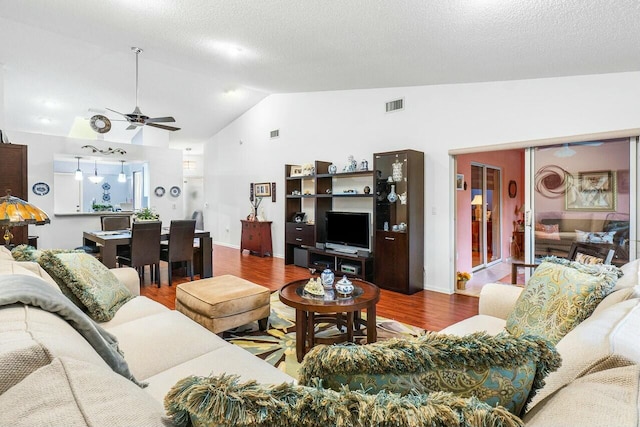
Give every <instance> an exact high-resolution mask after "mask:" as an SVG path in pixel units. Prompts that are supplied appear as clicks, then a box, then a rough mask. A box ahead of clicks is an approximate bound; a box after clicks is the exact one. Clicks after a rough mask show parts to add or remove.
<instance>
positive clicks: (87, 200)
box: [53, 156, 149, 214]
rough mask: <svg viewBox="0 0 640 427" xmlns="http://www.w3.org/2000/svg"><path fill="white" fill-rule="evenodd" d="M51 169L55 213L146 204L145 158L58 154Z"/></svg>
mask: <svg viewBox="0 0 640 427" xmlns="http://www.w3.org/2000/svg"><path fill="white" fill-rule="evenodd" d="M53 168H54V179H53V193H54V213H56V214H69V213H94V212H105V211H106V212H121V211H123V212H129V211H133V210H136V209H140V208H143V207H147V206H149V188H148V187H149V185H148V183H149V167H148V163H147V162H145V161H134V162H127V161H126V160H124V159H113V160H111V159H109V160H106V159H103V158H100V159H98V158H94V157H89V156H87V157H81V158H77V157H59V158H56V159H55V160H54V166H53Z"/></svg>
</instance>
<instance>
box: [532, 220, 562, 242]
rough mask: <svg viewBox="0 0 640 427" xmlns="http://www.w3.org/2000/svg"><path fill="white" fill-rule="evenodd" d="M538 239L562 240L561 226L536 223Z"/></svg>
mask: <svg viewBox="0 0 640 427" xmlns="http://www.w3.org/2000/svg"><path fill="white" fill-rule="evenodd" d="M536 238H537V239H549V240H560V225H559V224H541V223H539V222H536Z"/></svg>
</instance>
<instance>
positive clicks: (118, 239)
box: [83, 227, 213, 279]
mask: <svg viewBox="0 0 640 427" xmlns="http://www.w3.org/2000/svg"><path fill="white" fill-rule="evenodd" d="M170 238H171V236H170V235H169V227H162V234H161V237H160V239H161V240H162V241H168V240H169V239H170ZM196 240H197V241H198V244H197V245H195V246H197V247H198V248H199V250H197V251H194V259H193V264H194V273H195V274H199V275H200V278H201V279H204V278H207V277H212V276H213V240H212V238H211V233H209V232H208V231H204V230H198V229H196V231H195V234H194V243H195V241H196ZM83 241H84V245H85V246H89V247H98V248H99V249H100V251H99V252H100V260H101V261H102V263H103V264H104V265H105V266H106V267H107V268H114V267H116V254H117V249H118V246H129V245H131V230H129V229H127V230H114V231H100V230H98V231H85V232H83Z"/></svg>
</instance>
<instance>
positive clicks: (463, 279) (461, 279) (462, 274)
mask: <svg viewBox="0 0 640 427" xmlns="http://www.w3.org/2000/svg"><path fill="white" fill-rule="evenodd" d="M456 279H457V281H458V289H466V287H467V282H468V281H469V279H471V273H467V272H466V271H458V272H456Z"/></svg>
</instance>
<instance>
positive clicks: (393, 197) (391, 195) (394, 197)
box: [387, 184, 398, 203]
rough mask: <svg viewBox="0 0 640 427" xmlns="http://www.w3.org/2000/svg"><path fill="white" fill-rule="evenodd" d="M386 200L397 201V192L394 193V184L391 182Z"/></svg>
mask: <svg viewBox="0 0 640 427" xmlns="http://www.w3.org/2000/svg"><path fill="white" fill-rule="evenodd" d="M387 200H388V201H390V202H391V203H395V202H397V201H398V194H397V193H396V186H395V184H391V191H390V192H389V194H388V195H387Z"/></svg>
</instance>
